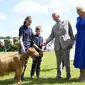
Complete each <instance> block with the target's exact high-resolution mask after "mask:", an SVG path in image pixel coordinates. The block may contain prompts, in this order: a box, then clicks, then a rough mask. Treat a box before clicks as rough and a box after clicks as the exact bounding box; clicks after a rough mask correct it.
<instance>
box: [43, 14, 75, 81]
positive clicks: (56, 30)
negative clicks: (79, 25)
mask: <svg viewBox="0 0 85 85" xmlns="http://www.w3.org/2000/svg"><path fill="white" fill-rule="evenodd" d="M52 17H53V19H54V21H55V22H56V24H55V25H54V26H53V28H52V31H51V34H50V36H49V37H48V38H47V39H46V42H43V43H42V45H46V44H48V43H49V42H50V41H52V40H53V39H54V38H55V42H54V50H55V55H56V60H57V76H56V78H61V71H62V58H63V60H64V65H65V67H66V78H67V79H68V80H70V79H71V74H70V58H69V52H70V48H72V45H73V43H74V35H73V31H72V27H71V25H70V23H69V21H67V20H64V21H62V20H61V19H60V16H59V14H58V13H53V14H52Z"/></svg>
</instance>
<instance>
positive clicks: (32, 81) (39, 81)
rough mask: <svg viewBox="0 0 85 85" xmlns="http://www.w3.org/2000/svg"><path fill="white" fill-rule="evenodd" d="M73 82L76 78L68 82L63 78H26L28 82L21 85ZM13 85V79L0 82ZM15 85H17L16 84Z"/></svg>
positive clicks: (2, 84)
mask: <svg viewBox="0 0 85 85" xmlns="http://www.w3.org/2000/svg"><path fill="white" fill-rule="evenodd" d="M73 82H78V80H77V79H76V78H74V79H72V80H70V81H68V80H66V79H65V78H63V79H55V78H39V79H38V78H35V79H30V78H28V81H25V82H22V84H21V85H35V84H36V85H43V84H44V85H46V84H67V83H68V84H70V83H73ZM12 84H15V83H14V81H13V78H11V79H5V80H0V85H12ZM16 85H17V84H16Z"/></svg>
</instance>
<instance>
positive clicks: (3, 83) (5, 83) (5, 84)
mask: <svg viewBox="0 0 85 85" xmlns="http://www.w3.org/2000/svg"><path fill="white" fill-rule="evenodd" d="M12 84H14V81H13V78H11V79H4V80H1V79H0V85H12Z"/></svg>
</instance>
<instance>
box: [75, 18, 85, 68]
mask: <svg viewBox="0 0 85 85" xmlns="http://www.w3.org/2000/svg"><path fill="white" fill-rule="evenodd" d="M76 28H77V35H76V48H75V58H74V66H75V67H76V68H79V69H85V18H83V19H82V18H81V17H78V18H77V23H76Z"/></svg>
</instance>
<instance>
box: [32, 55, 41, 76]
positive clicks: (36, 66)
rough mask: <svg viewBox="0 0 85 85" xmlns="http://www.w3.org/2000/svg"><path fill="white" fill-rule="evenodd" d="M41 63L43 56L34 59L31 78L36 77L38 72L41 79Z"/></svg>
mask: <svg viewBox="0 0 85 85" xmlns="http://www.w3.org/2000/svg"><path fill="white" fill-rule="evenodd" d="M41 61H42V56H39V57H36V58H35V59H33V63H32V67H31V74H30V76H31V77H32V76H34V73H35V72H36V76H37V77H39V75H40V65H41Z"/></svg>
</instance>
